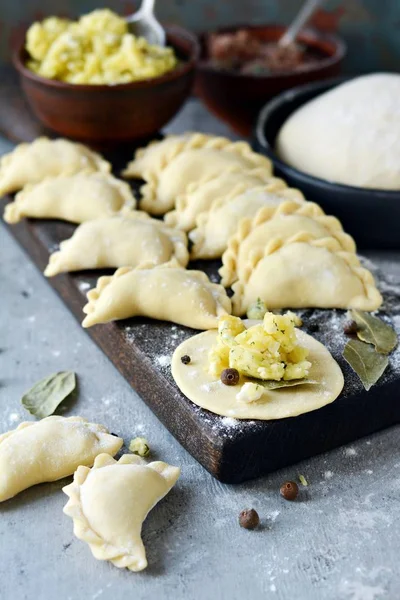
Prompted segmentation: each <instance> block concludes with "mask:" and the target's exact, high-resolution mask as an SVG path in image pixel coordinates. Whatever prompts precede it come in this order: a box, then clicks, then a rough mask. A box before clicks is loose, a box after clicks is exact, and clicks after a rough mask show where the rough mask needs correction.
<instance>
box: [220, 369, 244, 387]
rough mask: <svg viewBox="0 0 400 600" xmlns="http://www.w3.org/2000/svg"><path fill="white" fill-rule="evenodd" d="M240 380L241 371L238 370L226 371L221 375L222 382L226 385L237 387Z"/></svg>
mask: <svg viewBox="0 0 400 600" xmlns="http://www.w3.org/2000/svg"><path fill="white" fill-rule="evenodd" d="M239 379H240V377H239V371H238V370H237V369H224V370H223V371H222V373H221V381H222V383H224V384H225V385H237V384H238V383H239Z"/></svg>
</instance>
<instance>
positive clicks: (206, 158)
mask: <svg viewBox="0 0 400 600" xmlns="http://www.w3.org/2000/svg"><path fill="white" fill-rule="evenodd" d="M257 167H260V168H262V169H263V170H264V173H265V177H267V176H271V173H272V168H271V161H270V160H269V159H268V158H266V157H265V156H262V155H261V154H256V153H255V152H253V151H252V149H251V148H250V146H249V144H247V143H246V142H232V141H231V140H228V139H226V138H220V137H212V136H206V135H204V136H203V135H202V134H197V135H196V136H193V139H192V140H190V141H189V142H188V143H187V144H186V145H184V146H182V147H181V148H180V150H179V151H176V152H175V154H174V155H173V157H169V160H168V161H165V163H164V166H163V167H162V168H161V169H159V170H154V171H149V172H148V173H147V174H146V173H144V174H143V178H144V179H145V180H146V181H147V183H146V184H145V185H144V186H142V188H141V193H142V197H143V198H142V201H141V208H143V209H144V210H146V211H147V212H149V213H150V214H155V215H163V214H165V213H166V212H168V211H170V210H172V209H173V208H174V206H175V202H176V198H177V197H178V196H179V195H180V194H183V193H184V192H185V190H186V189H187V186H188V185H189V183H191V182H201V181H206V180H208V179H209V178H211V177H213V176H216V175H218V174H219V173H221V172H222V171H225V170H227V169H229V170H230V169H232V168H240V169H243V170H249V169H254V168H257ZM124 175H125V176H126V175H127V171H125V172H124Z"/></svg>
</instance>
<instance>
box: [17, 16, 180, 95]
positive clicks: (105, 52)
mask: <svg viewBox="0 0 400 600" xmlns="http://www.w3.org/2000/svg"><path fill="white" fill-rule="evenodd" d="M26 50H27V52H28V53H29V55H30V60H28V62H27V66H28V68H29V69H31V70H32V71H34V72H35V73H37V74H38V75H41V76H42V77H47V78H48V79H58V80H60V81H66V82H68V83H76V84H79V83H80V84H85V83H89V84H110V85H112V84H118V83H129V82H131V81H141V80H144V79H151V78H153V77H159V76H160V75H163V74H164V73H167V72H168V71H171V70H172V69H174V68H175V67H176V65H177V58H176V56H175V53H174V50H173V49H172V48H163V47H161V46H154V45H151V44H149V43H148V42H147V41H146V40H145V39H144V38H138V37H135V36H134V35H132V34H131V33H129V32H128V25H127V23H126V21H125V20H124V19H123V18H121V17H119V16H118V15H117V14H115V13H113V12H112V11H110V10H108V9H102V10H95V11H93V12H91V13H89V14H87V15H84V16H82V17H81V18H80V19H79V20H78V21H70V20H68V19H61V18H57V17H49V18H47V19H45V20H44V21H42V22H40V23H39V22H37V23H34V24H33V25H31V27H30V28H29V30H28V32H27V36H26Z"/></svg>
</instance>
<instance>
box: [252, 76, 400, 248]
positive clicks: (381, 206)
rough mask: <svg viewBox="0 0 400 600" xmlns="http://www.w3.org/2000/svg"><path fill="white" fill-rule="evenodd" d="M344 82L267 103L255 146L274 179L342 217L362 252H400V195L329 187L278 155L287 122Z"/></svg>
mask: <svg viewBox="0 0 400 600" xmlns="http://www.w3.org/2000/svg"><path fill="white" fill-rule="evenodd" d="M344 81H346V79H345V78H338V79H330V80H327V81H322V82H318V83H311V84H307V85H302V86H299V87H296V88H293V89H291V90H288V91H287V92H284V93H282V94H280V95H279V96H277V97H276V98H274V99H273V100H271V101H270V102H268V104H266V105H265V106H264V108H263V109H262V110H261V112H260V114H259V116H258V119H257V124H256V127H255V131H254V138H253V146H254V147H255V149H256V150H257V151H258V152H261V153H262V154H266V155H267V156H269V157H270V158H271V159H272V161H273V162H274V165H275V172H276V174H277V175H278V176H279V177H282V178H283V179H285V181H286V182H287V183H288V185H290V186H291V187H296V188H298V189H300V190H301V191H302V192H303V194H304V195H305V197H306V198H307V200H312V201H313V202H317V203H318V204H320V205H321V206H322V208H323V209H324V210H325V212H327V213H328V214H332V215H335V216H336V217H338V218H339V219H340V220H341V222H342V224H343V227H344V229H345V230H346V231H347V232H348V233H350V234H351V235H352V236H354V238H355V240H356V242H357V245H358V247H360V248H370V249H377V248H392V249H393V248H397V249H399V248H400V190H399V191H385V190H372V189H363V188H358V187H352V186H348V185H341V184H337V183H331V182H330V181H326V180H324V179H319V178H317V177H313V176H312V175H307V174H306V173H303V172H301V171H298V170H297V169H294V168H292V167H289V166H288V165H287V164H285V163H284V162H282V161H281V160H280V159H279V158H278V157H277V155H276V154H275V152H274V145H275V139H276V136H277V134H278V132H279V130H280V128H281V126H282V125H283V123H284V122H285V121H286V119H287V118H288V117H289V116H290V115H291V114H292V113H293V112H294V111H295V110H296V109H297V108H298V107H299V106H301V105H302V104H305V103H306V102H308V101H309V100H312V99H313V98H315V97H316V96H318V95H320V94H323V93H324V92H327V91H329V90H330V89H332V88H333V87H335V86H337V85H339V84H340V83H343V82H344ZM399 168H400V165H399Z"/></svg>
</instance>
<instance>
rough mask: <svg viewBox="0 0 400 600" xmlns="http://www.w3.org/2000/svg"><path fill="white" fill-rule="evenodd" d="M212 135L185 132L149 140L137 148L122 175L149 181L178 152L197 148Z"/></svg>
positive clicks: (211, 137)
mask: <svg viewBox="0 0 400 600" xmlns="http://www.w3.org/2000/svg"><path fill="white" fill-rule="evenodd" d="M215 137H216V136H214V135H206V134H204V133H194V132H189V131H188V132H186V133H183V134H181V135H167V136H166V137H165V138H164V139H163V140H155V141H153V142H150V144H148V145H147V146H146V147H145V148H139V149H138V150H137V151H136V153H135V158H134V159H133V160H132V161H131V162H130V163H128V164H127V166H126V168H125V170H124V171H123V173H122V174H123V176H124V177H126V178H127V179H130V178H139V179H144V180H145V181H151V180H153V179H154V178H155V177H157V176H158V175H159V174H160V172H161V171H162V170H163V169H164V168H165V167H166V166H167V165H168V163H169V162H170V161H171V160H172V159H174V158H175V156H177V155H178V154H179V153H180V152H182V151H183V150H185V149H189V148H199V147H201V146H203V145H204V142H205V141H206V140H210V139H213V138H215Z"/></svg>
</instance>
